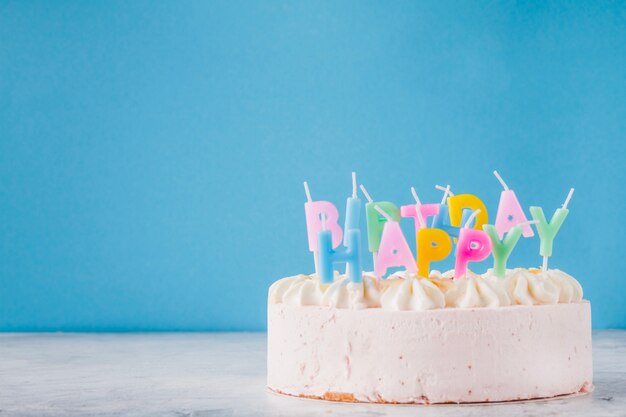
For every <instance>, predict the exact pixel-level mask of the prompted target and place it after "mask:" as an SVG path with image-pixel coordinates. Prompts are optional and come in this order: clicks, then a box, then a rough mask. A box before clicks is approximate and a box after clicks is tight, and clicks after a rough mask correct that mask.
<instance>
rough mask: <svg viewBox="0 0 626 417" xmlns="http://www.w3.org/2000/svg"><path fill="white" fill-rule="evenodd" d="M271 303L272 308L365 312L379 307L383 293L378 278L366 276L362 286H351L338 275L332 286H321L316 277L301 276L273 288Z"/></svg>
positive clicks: (345, 279) (351, 283) (271, 287)
mask: <svg viewBox="0 0 626 417" xmlns="http://www.w3.org/2000/svg"><path fill="white" fill-rule="evenodd" d="M268 300H269V302H270V303H272V304H279V303H284V304H290V305H298V306H307V305H318V306H329V307H335V308H350V309H363V308H373V307H380V291H379V289H378V281H377V279H376V277H375V276H373V275H370V274H367V273H365V274H363V281H362V282H361V283H353V282H351V281H350V278H349V277H347V276H346V275H339V274H335V278H334V281H333V282H332V283H331V284H322V283H320V281H319V278H318V277H317V275H302V274H301V275H296V276H293V277H287V278H283V279H280V280H278V281H276V282H275V283H274V284H272V285H271V286H270V289H269V297H268Z"/></svg>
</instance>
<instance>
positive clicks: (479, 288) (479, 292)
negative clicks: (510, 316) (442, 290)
mask: <svg viewBox="0 0 626 417" xmlns="http://www.w3.org/2000/svg"><path fill="white" fill-rule="evenodd" d="M446 275H449V274H444V277H445V276H446ZM452 284H453V285H452V287H451V288H450V289H449V290H448V291H447V292H446V307H460V308H474V307H502V306H508V305H511V298H510V297H509V294H508V293H507V290H506V287H505V283H504V282H503V280H498V279H492V278H489V277H482V276H480V275H476V274H474V273H472V272H468V273H467V276H466V277H465V278H455V279H454V280H452Z"/></svg>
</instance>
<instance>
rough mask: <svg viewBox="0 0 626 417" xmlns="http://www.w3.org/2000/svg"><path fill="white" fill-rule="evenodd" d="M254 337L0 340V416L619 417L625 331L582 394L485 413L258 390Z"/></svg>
mask: <svg viewBox="0 0 626 417" xmlns="http://www.w3.org/2000/svg"><path fill="white" fill-rule="evenodd" d="M265 343H266V337H265V334H263V333H136V334H133V333H127V334H63V333H48V334H39V333H30V334H29V333H20V334H16V333H4V334H1V333H0V417H4V416H87V415H91V416H113V415H116V416H119V415H124V416H178V417H183V416H196V417H209V416H210V417H217V416H255V417H262V416H289V417H299V416H310V417H313V416H316V417H317V416H350V417H354V416H367V417H378V416H387V415H389V416H414V415H420V416H435V415H436V416H444V417H445V416H458V415H463V416H476V417H489V416H498V417H501V416H504V415H506V416H507V417H512V416H534V415H551V416H561V415H562V416H568V417H573V416H582V415H590V416H626V331H617V330H613V331H601V332H596V333H594V337H593V357H594V358H593V359H594V384H595V386H596V388H595V391H594V392H593V393H592V394H588V395H583V396H579V397H575V398H564V399H556V400H550V401H534V402H520V403H508V404H495V405H465V406H453V405H443V406H419V405H400V406H398V405H382V404H344V403H332V402H325V401H316V400H307V399H300V398H292V397H284V396H280V395H277V394H274V393H272V392H269V391H268V390H267V389H266V387H265V352H266V349H265Z"/></svg>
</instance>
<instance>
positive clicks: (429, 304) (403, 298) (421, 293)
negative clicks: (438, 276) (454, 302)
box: [380, 272, 446, 311]
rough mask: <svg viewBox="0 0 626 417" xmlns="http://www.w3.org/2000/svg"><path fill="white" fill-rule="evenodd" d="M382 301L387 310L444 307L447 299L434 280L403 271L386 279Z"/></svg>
mask: <svg viewBox="0 0 626 417" xmlns="http://www.w3.org/2000/svg"><path fill="white" fill-rule="evenodd" d="M380 303H381V305H382V307H383V308H384V309H386V310H396V311H398V310H432V309H435V308H444V307H445V306H446V299H445V295H444V293H443V291H442V290H441V288H440V287H439V286H438V285H436V284H435V283H434V282H433V280H431V279H427V278H423V277H419V276H417V274H414V273H408V272H403V273H398V274H394V275H392V276H390V277H389V278H388V279H387V280H386V281H385V284H384V290H383V293H382V296H381V299H380Z"/></svg>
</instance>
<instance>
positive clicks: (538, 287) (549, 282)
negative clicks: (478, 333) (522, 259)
mask: <svg viewBox="0 0 626 417" xmlns="http://www.w3.org/2000/svg"><path fill="white" fill-rule="evenodd" d="M490 273H491V272H490V271H488V273H487V274H486V275H488V274H490ZM502 281H504V282H505V283H506V284H505V285H506V287H507V288H508V291H509V294H510V295H511V299H512V300H513V302H514V303H515V304H521V305H535V304H556V303H572V302H579V301H581V300H582V295H583V290H582V287H581V286H580V284H579V283H578V281H576V279H574V278H573V277H572V276H570V275H568V274H566V273H565V272H563V271H560V270H558V269H550V270H548V271H542V270H539V269H530V270H529V269H523V268H517V269H514V270H507V273H506V276H505V278H504V280H502Z"/></svg>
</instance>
